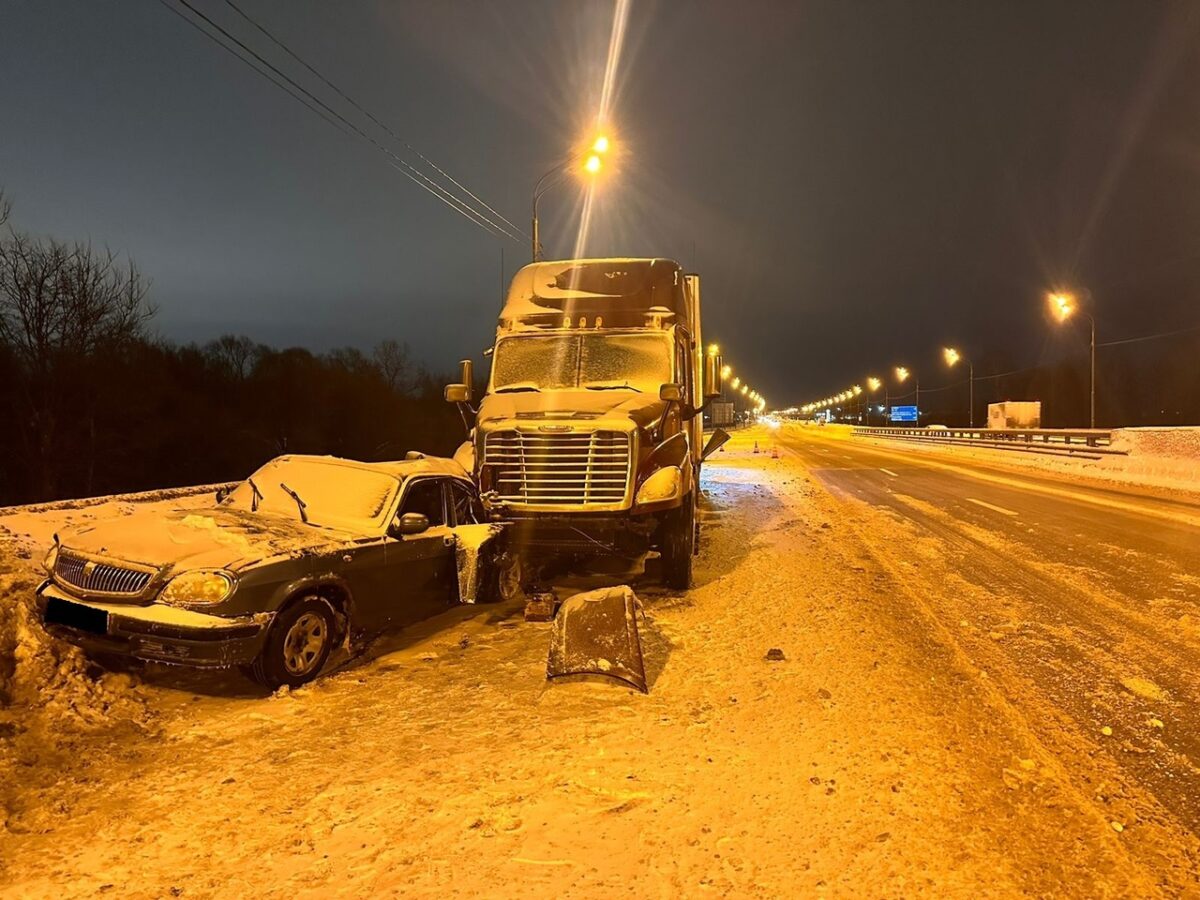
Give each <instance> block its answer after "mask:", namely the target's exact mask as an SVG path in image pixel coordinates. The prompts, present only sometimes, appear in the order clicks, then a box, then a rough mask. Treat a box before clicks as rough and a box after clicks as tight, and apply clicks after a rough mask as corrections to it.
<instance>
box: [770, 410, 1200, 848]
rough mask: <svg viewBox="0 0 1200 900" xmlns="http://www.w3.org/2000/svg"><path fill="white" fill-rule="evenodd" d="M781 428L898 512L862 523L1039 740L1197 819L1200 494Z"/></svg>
mask: <svg viewBox="0 0 1200 900" xmlns="http://www.w3.org/2000/svg"><path fill="white" fill-rule="evenodd" d="M778 440H779V443H780V445H781V447H782V448H783V449H784V452H785V453H786V454H794V455H795V456H796V457H797V458H798V460H799V461H800V462H802V464H803V465H804V466H805V468H807V469H809V470H810V471H811V472H812V473H813V475H814V476H815V477H816V478H818V479H819V481H820V482H821V483H822V484H823V485H825V486H826V487H827V488H828V489H829V490H830V491H831V492H832V494H833V495H834V496H835V497H837V498H839V499H840V500H841V501H842V502H843V503H844V504H848V505H853V504H855V503H859V504H865V505H866V506H867V507H869V508H870V509H871V511H872V512H875V513H882V514H883V515H884V516H885V517H886V519H887V520H890V523H892V524H895V525H898V526H899V530H897V529H896V528H894V527H888V525H881V526H876V527H875V528H867V529H866V531H867V533H866V534H863V535H860V536H861V537H862V538H863V539H864V541H865V542H866V543H867V545H868V546H869V547H870V548H871V551H872V554H873V555H874V556H875V557H876V559H877V561H879V562H880V563H881V564H882V565H884V566H885V567H887V568H889V569H891V570H892V571H893V572H895V573H899V574H900V575H901V576H902V577H903V580H904V581H905V583H906V584H907V585H908V586H909V587H910V589H912V590H913V591H914V592H916V593H918V594H920V596H921V600H922V601H923V602H924V603H927V604H928V606H929V608H930V610H931V612H932V614H933V615H934V616H935V617H936V619H937V621H938V622H940V623H941V624H942V625H943V626H944V627H946V628H947V629H949V630H950V631H951V632H952V633H954V636H955V644H956V645H957V646H958V647H959V648H960V649H961V650H962V651H963V653H964V654H965V655H966V656H967V657H968V658H969V659H970V661H971V662H972V663H973V664H975V665H977V666H979V667H980V668H981V669H982V670H983V671H985V672H986V673H987V674H988V675H990V676H991V677H992V678H993V680H994V681H995V683H997V684H998V685H999V686H1000V688H1001V690H1002V691H1003V692H1004V694H1005V695H1006V697H1007V698H1008V699H1009V701H1010V702H1011V703H1012V704H1013V706H1014V708H1015V709H1016V710H1017V711H1018V712H1019V713H1020V714H1021V715H1022V716H1023V717H1024V718H1025V720H1026V721H1027V722H1029V723H1030V726H1031V728H1032V730H1033V731H1034V732H1035V733H1036V734H1037V735H1038V736H1039V738H1040V739H1042V740H1043V741H1044V742H1045V743H1046V745H1047V746H1048V747H1050V748H1052V749H1059V750H1061V751H1062V752H1063V753H1065V754H1067V755H1068V756H1069V758H1072V759H1075V758H1078V757H1079V755H1080V754H1082V756H1084V757H1086V758H1087V759H1088V760H1089V765H1094V766H1095V767H1096V770H1095V772H1094V773H1092V774H1090V775H1089V776H1088V777H1089V778H1094V780H1095V781H1096V790H1097V791H1098V793H1100V794H1102V795H1103V794H1105V792H1106V791H1108V792H1110V793H1124V794H1125V795H1126V796H1127V797H1133V798H1138V800H1139V802H1141V803H1142V804H1143V805H1144V807H1145V809H1146V811H1147V815H1154V816H1159V817H1164V816H1165V817H1166V818H1167V819H1171V820H1174V822H1175V823H1177V824H1178V825H1179V826H1181V827H1182V828H1184V829H1186V830H1187V831H1189V832H1192V833H1193V834H1194V833H1196V832H1197V831H1198V830H1200V712H1198V706H1197V701H1200V689H1198V687H1197V682H1196V677H1195V676H1196V663H1197V660H1198V658H1200V504H1197V503H1193V502H1188V501H1186V500H1168V499H1163V498H1161V497H1151V496H1138V495H1136V494H1134V493H1130V492H1127V491H1118V490H1113V489H1111V488H1107V487H1102V486H1095V485H1088V484H1085V483H1078V482H1074V481H1070V480H1065V479H1061V478H1057V477H1052V476H1047V475H1042V474H1039V473H1035V472H1024V471H1016V470H1014V469H1013V468H1012V467H1009V466H1005V465H1003V464H999V465H997V464H993V463H989V462H987V461H981V460H979V459H977V458H962V457H957V458H956V457H955V456H954V455H953V454H952V453H950V454H947V453H945V452H938V451H932V452H931V451H928V450H922V449H921V448H920V447H918V446H914V445H911V444H901V443H899V442H884V441H875V440H870V441H868V440H865V439H863V438H857V437H852V436H850V435H849V434H848V432H846V431H843V430H830V431H826V430H825V429H817V428H802V427H791V428H785V429H784V430H783V431H782V432H781V433H780V435H779V438H778ZM872 531H873V532H874V533H873V534H872V533H871V532H872Z"/></svg>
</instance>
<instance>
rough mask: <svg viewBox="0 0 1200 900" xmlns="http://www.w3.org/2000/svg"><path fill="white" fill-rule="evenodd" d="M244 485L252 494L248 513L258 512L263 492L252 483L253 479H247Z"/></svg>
mask: <svg viewBox="0 0 1200 900" xmlns="http://www.w3.org/2000/svg"><path fill="white" fill-rule="evenodd" d="M246 483H247V484H249V485H250V490H251V491H253V492H254V493H252V494H251V495H250V512H258V504H260V503H262V500H263V492H262V491H260V490H259V489H258V485H257V484H255V483H254V479H253V478H247V479H246Z"/></svg>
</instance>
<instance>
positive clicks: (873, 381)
mask: <svg viewBox="0 0 1200 900" xmlns="http://www.w3.org/2000/svg"><path fill="white" fill-rule="evenodd" d="M881 387H883V382H882V381H880V380H879V379H878V378H876V377H875V376H874V375H870V376H868V377H867V390H868V391H870V392H871V393H872V394H874V393H875V392H876V391H877V390H879V389H880V388H881ZM884 393H885V394H886V391H885V392H884ZM870 424H871V401H870V399H868V400H867V425H870Z"/></svg>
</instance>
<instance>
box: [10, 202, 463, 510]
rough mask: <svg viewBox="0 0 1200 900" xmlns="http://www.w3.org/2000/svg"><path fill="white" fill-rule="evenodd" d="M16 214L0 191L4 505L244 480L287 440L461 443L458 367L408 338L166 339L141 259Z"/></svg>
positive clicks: (306, 447) (311, 448)
mask: <svg viewBox="0 0 1200 900" xmlns="http://www.w3.org/2000/svg"><path fill="white" fill-rule="evenodd" d="M11 213H12V209H11V205H10V204H9V203H7V202H6V201H5V199H4V196H3V194H0V505H9V504H16V503H31V502H37V501H44V500H54V499H60V498H66V497H81V496H93V495H98V494H108V493H118V492H123V491H136V490H144V489H151V488H158V487H167V486H176V485H187V484H200V483H207V482H217V481H228V480H235V479H239V478H243V477H245V476H246V475H248V474H249V473H250V472H251V471H253V470H254V469H255V468H256V467H257V466H258V465H260V464H261V463H263V462H264V461H265V460H267V459H269V458H271V457H272V456H275V455H278V454H280V453H285V452H295V453H331V454H334V455H338V456H346V457H351V458H356V459H366V460H381V459H398V458H402V457H403V456H404V453H405V452H406V451H408V450H412V449H419V450H422V451H425V452H428V453H436V454H442V455H448V454H451V453H453V451H454V448H455V447H456V446H457V445H458V444H459V443H460V442H461V441H462V439H463V426H462V421H461V419H460V418H459V416H458V413H457V412H456V411H455V410H454V408H453V407H450V406H448V405H447V404H446V403H444V402H443V401H442V385H443V383H444V381H445V380H447V379H443V378H440V377H434V376H433V375H431V374H430V373H429V372H427V371H425V370H424V369H423V368H422V367H421V366H419V365H417V364H415V363H414V362H413V360H412V358H411V355H410V353H409V350H408V347H407V346H406V345H405V344H403V343H401V342H398V341H395V340H384V341H381V342H380V343H379V344H378V345H376V346H375V348H374V349H373V350H372V351H371V352H369V353H364V352H362V351H360V350H358V349H355V348H345V349H339V350H333V351H330V352H328V353H314V352H311V351H309V350H306V349H303V348H299V347H292V348H287V349H275V348H272V347H269V346H266V345H264V344H261V343H258V342H255V341H253V340H252V339H250V338H248V337H245V336H239V335H226V336H224V337H221V338H220V339H218V340H214V341H210V342H209V343H206V344H202V345H198V344H186V345H179V344H176V343H173V342H170V341H167V340H163V339H161V338H157V337H155V336H154V335H153V334H152V332H151V323H152V321H153V318H154V314H155V307H154V305H153V304H152V303H151V302H150V299H149V296H150V291H149V287H150V285H149V282H148V280H147V279H146V277H145V276H144V275H143V274H142V272H141V271H140V270H139V269H138V268H137V266H136V265H135V264H134V263H133V262H132V261H131V260H128V259H122V258H121V257H119V256H118V255H117V254H115V253H113V252H112V251H110V250H107V249H104V250H98V249H96V248H94V247H93V246H91V245H90V244H86V243H68V242H63V241H60V240H57V239H55V238H48V237H38V236H32V235H30V234H27V233H25V232H22V231H20V230H18V229H17V228H16V227H15V226H14V225H13V224H12V223H11V222H10V218H11Z"/></svg>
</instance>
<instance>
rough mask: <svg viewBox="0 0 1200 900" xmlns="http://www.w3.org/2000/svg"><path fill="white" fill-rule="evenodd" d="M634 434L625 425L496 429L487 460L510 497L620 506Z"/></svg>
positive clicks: (501, 492) (497, 485)
mask: <svg viewBox="0 0 1200 900" xmlns="http://www.w3.org/2000/svg"><path fill="white" fill-rule="evenodd" d="M629 443H630V436H629V435H628V434H627V433H625V432H623V431H590V432H588V431H584V432H574V431H572V432H562V433H542V432H528V431H494V432H492V433H491V434H489V435H487V436H486V437H485V438H484V445H483V464H484V465H485V466H488V467H490V470H489V471H490V476H491V481H490V484H491V488H492V490H494V491H495V492H496V493H497V495H498V497H499V499H500V500H502V501H503V502H505V503H512V504H518V505H523V506H583V507H587V506H614V505H619V504H620V503H622V502H623V501H624V500H625V495H626V491H627V489H628V486H629V456H630V453H629Z"/></svg>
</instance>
